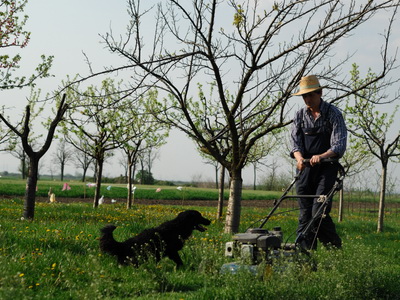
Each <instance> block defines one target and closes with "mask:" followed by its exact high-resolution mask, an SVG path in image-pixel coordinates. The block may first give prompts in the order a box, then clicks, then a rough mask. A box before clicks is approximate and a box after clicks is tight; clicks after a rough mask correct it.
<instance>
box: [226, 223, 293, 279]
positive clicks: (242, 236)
mask: <svg viewBox="0 0 400 300" xmlns="http://www.w3.org/2000/svg"><path fill="white" fill-rule="evenodd" d="M232 239H233V241H231V242H227V243H226V245H225V256H227V257H230V258H234V259H237V260H238V261H235V262H232V263H226V264H224V265H223V266H222V268H221V272H222V273H233V274H234V273H237V272H238V270H239V269H246V270H248V271H250V272H252V273H258V272H259V270H258V268H259V265H260V264H261V263H263V265H270V266H272V264H273V261H274V260H276V259H279V258H281V257H282V256H284V257H288V256H292V255H293V254H294V253H295V245H294V244H283V233H282V231H281V228H280V227H274V228H273V230H267V229H264V228H250V229H248V230H247V231H246V232H245V233H238V234H235V235H234V236H233V237H232Z"/></svg>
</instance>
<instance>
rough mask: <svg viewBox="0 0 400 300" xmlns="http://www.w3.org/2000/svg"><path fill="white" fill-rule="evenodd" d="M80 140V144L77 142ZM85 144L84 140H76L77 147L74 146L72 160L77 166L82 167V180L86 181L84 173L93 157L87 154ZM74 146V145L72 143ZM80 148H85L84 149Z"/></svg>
mask: <svg viewBox="0 0 400 300" xmlns="http://www.w3.org/2000/svg"><path fill="white" fill-rule="evenodd" d="M79 142H80V144H79ZM86 145H87V144H86V143H84V140H80V141H78V144H77V147H76V148H75V151H74V152H73V153H74V161H75V166H76V167H77V168H82V182H85V181H86V174H87V171H88V169H89V166H90V165H91V164H92V163H93V157H92V156H90V155H89V154H88V149H87V147H85V146H86ZM73 146H74V145H73ZM80 149H86V150H84V151H82V150H80Z"/></svg>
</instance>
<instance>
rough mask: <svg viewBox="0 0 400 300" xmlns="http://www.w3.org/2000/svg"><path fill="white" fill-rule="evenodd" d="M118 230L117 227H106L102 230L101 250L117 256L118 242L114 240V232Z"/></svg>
mask: <svg viewBox="0 0 400 300" xmlns="http://www.w3.org/2000/svg"><path fill="white" fill-rule="evenodd" d="M115 228H117V226H115V225H106V226H104V227H103V228H102V229H100V232H101V236H100V250H101V251H103V252H106V253H109V254H113V255H115V254H116V253H115V251H116V249H118V244H119V243H118V242H117V241H116V240H115V239H114V235H113V231H114V230H115Z"/></svg>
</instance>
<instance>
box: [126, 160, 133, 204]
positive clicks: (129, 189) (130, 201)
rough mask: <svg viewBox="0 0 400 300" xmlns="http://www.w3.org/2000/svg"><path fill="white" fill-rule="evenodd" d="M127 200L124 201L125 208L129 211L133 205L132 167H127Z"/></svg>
mask: <svg viewBox="0 0 400 300" xmlns="http://www.w3.org/2000/svg"><path fill="white" fill-rule="evenodd" d="M127 179H128V199H127V201H126V208H127V209H130V208H132V204H133V194H132V165H131V164H129V165H128V176H127Z"/></svg>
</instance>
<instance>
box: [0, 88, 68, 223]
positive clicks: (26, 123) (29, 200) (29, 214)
mask: <svg viewBox="0 0 400 300" xmlns="http://www.w3.org/2000/svg"><path fill="white" fill-rule="evenodd" d="M67 109H68V104H67V103H66V95H65V94H64V95H63V96H62V99H61V100H60V101H59V104H58V106H57V113H56V115H55V116H54V118H53V120H52V121H51V122H50V123H49V126H48V132H47V136H46V138H45V141H44V144H43V145H42V147H41V148H40V149H39V150H37V151H35V150H34V149H33V147H32V144H31V143H30V131H31V126H30V122H31V106H30V105H27V106H26V109H25V116H24V119H23V121H22V122H21V124H22V126H21V128H18V126H14V125H12V124H11V123H10V122H8V120H7V119H6V118H5V117H4V116H3V115H2V114H0V119H1V120H2V121H3V122H4V123H5V124H6V125H7V126H8V128H10V129H11V130H12V131H13V132H14V133H15V135H17V136H18V137H19V138H20V139H21V143H22V146H23V149H24V151H25V153H26V155H27V156H28V157H29V171H28V179H27V183H26V193H25V203H24V218H25V219H28V220H33V218H34V214H35V197H36V186H37V180H38V174H39V161H40V159H41V158H42V157H43V155H45V154H46V152H47V150H49V148H50V146H51V143H52V141H53V137H54V133H55V130H56V127H57V125H58V124H59V123H60V122H61V120H62V118H63V116H64V114H65V112H66V111H67Z"/></svg>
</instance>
